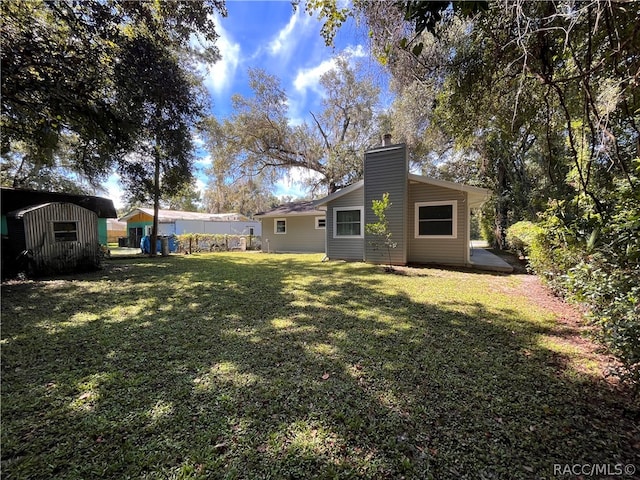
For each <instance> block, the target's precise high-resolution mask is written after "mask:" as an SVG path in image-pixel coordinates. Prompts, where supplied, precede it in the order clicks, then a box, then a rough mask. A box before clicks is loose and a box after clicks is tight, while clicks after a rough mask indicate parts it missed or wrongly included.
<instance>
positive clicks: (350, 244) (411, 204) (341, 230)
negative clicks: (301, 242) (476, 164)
mask: <svg viewBox="0 0 640 480" xmlns="http://www.w3.org/2000/svg"><path fill="white" fill-rule="evenodd" d="M384 193H388V194H389V201H390V202H391V206H390V207H389V209H388V211H387V212H386V217H387V220H388V225H389V231H390V232H391V233H392V241H393V242H395V243H396V244H397V246H396V248H394V249H391V263H392V264H395V265H406V264H427V263H438V264H444V265H460V266H470V265H471V259H470V253H471V249H470V231H471V229H470V218H471V209H473V208H479V207H480V206H481V205H482V204H483V203H484V202H485V201H486V200H487V199H488V198H489V195H490V191H489V190H487V189H485V188H478V187H472V186H468V185H462V184H459V183H454V182H447V181H443V180H437V179H434V178H429V177H425V176H421V175H414V174H411V173H409V160H408V156H407V149H406V146H405V145H404V144H397V145H388V144H387V145H383V146H381V147H378V148H375V149H372V150H369V151H367V152H366V153H365V158H364V179H363V180H361V181H359V182H357V183H354V184H352V185H350V186H348V187H346V188H343V189H342V190H339V191H337V192H335V193H333V194H331V195H328V196H327V197H325V198H323V199H320V200H318V201H317V202H316V206H317V207H318V208H326V215H327V217H326V218H327V222H326V225H327V228H326V252H325V253H326V256H327V257H328V258H329V259H343V260H364V261H367V262H373V263H387V262H388V261H389V259H388V252H387V251H386V249H384V248H380V247H379V245H376V242H375V238H374V237H373V236H372V235H370V234H368V233H367V232H366V231H365V225H367V224H370V223H376V222H377V221H378V218H377V217H376V216H375V214H374V212H373V209H372V208H371V205H372V201H373V200H380V199H382V196H383V194H384Z"/></svg>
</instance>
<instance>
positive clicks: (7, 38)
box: [0, 0, 226, 186]
mask: <svg viewBox="0 0 640 480" xmlns="http://www.w3.org/2000/svg"><path fill="white" fill-rule="evenodd" d="M0 9H1V13H2V15H0V22H1V29H0V32H1V33H0V35H1V37H0V39H1V42H2V48H1V60H2V77H1V80H0V81H1V90H2V117H1V118H2V120H1V121H2V129H3V135H2V143H1V149H0V153H1V155H2V161H3V167H4V166H5V164H9V165H7V167H6V168H5V169H4V170H5V172H7V175H5V176H3V182H5V183H6V182H11V183H12V184H14V185H15V186H20V185H26V184H33V183H34V181H37V178H38V177H39V172H40V171H41V169H43V168H46V169H48V170H52V169H53V170H55V169H56V167H58V166H59V165H60V163H64V164H65V168H66V169H67V170H70V171H73V172H76V173H78V174H81V175H83V177H84V178H86V179H87V180H88V181H90V182H92V183H97V182H98V181H99V180H101V179H102V178H103V176H104V175H106V174H107V173H108V172H109V171H110V169H111V168H112V166H113V165H114V163H117V162H119V161H121V160H122V159H123V158H124V156H125V155H126V153H127V152H129V151H131V150H132V149H135V145H136V144H137V143H139V141H140V138H141V137H142V136H144V134H145V132H147V131H148V130H147V129H145V128H144V126H143V125H140V123H138V122H137V120H136V119H134V118H132V112H133V111H135V110H139V108H140V106H139V105H137V104H136V101H138V100H140V97H139V96H137V89H136V88H135V87H136V86H135V84H134V82H131V77H130V74H129V72H127V71H126V70H124V69H122V68H120V65H121V60H122V59H123V58H127V57H130V56H132V55H134V54H135V53H137V54H141V53H143V54H144V53H145V52H142V51H141V50H140V47H141V42H140V41H135V39H138V40H139V39H140V38H142V37H144V38H146V39H147V40H148V42H147V43H148V44H149V43H154V42H155V45H156V47H157V48H159V47H162V48H164V49H166V50H167V51H173V52H176V51H180V52H181V56H182V55H184V58H185V59H186V58H187V57H190V58H192V59H195V58H196V57H197V58H199V59H200V60H203V61H215V60H216V59H217V58H218V57H219V53H218V50H217V49H216V47H215V46H214V42H215V40H216V38H217V34H216V31H215V25H214V21H213V15H214V14H215V13H216V12H217V13H220V14H223V15H224V14H226V11H225V8H224V3H223V2H218V1H214V0H197V1H172V2H129V1H120V0H110V1H108V2H104V1H101V0H86V1H83V2H66V1H52V2H45V1H31V0H29V1H21V0H11V1H7V2H2V4H0ZM194 38H198V39H200V40H201V42H200V43H201V44H202V45H200V46H199V47H198V48H194V47H193V45H194ZM145 55H146V54H145ZM164 56H165V55H162V56H160V55H156V56H149V57H145V56H144V55H141V56H140V57H139V60H140V61H141V62H142V63H144V64H145V65H146V66H147V68H149V69H154V68H156V67H157V66H155V65H153V64H152V63H151V62H152V61H153V60H152V59H156V60H161V59H162V58H163V57H164ZM173 67H174V68H180V69H185V68H187V67H188V61H183V62H180V63H179V62H174V64H173ZM132 87H133V89H132ZM127 97H128V98H127ZM65 143H66V144H69V145H73V146H74V147H73V149H67V151H66V152H64V151H63V149H62V148H61V146H62V145H63V144H65ZM61 153H64V154H65V155H64V157H62V156H61ZM11 159H13V162H14V164H15V167H13V168H12V167H11V165H10V163H11V161H12V160H11ZM34 179H35V180H34Z"/></svg>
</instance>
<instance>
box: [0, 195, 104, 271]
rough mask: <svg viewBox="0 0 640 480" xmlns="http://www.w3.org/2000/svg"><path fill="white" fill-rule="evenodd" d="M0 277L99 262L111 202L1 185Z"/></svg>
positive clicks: (85, 266)
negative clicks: (0, 233) (0, 261)
mask: <svg viewBox="0 0 640 480" xmlns="http://www.w3.org/2000/svg"><path fill="white" fill-rule="evenodd" d="M1 203H2V269H3V276H7V275H8V274H10V273H13V272H17V271H20V270H21V269H22V270H30V271H31V272H32V273H56V272H64V271H74V270H77V269H80V268H92V267H96V266H98V264H99V254H100V244H106V243H107V228H106V224H107V219H108V218H113V217H115V216H116V210H115V208H114V206H113V202H112V201H111V200H109V199H106V198H102V197H93V196H87V195H72V194H64V193H52V192H39V191H33V190H20V189H13V188H2V202H1Z"/></svg>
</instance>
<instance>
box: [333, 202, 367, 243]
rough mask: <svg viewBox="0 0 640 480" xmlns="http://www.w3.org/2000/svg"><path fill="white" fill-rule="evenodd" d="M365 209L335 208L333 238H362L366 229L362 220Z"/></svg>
mask: <svg viewBox="0 0 640 480" xmlns="http://www.w3.org/2000/svg"><path fill="white" fill-rule="evenodd" d="M363 218H364V209H363V208H362V207H355V208H353V207H352V208H334V209H333V225H334V230H333V237H334V238H337V237H341V238H362V236H363V233H364V232H363V231H364V229H363V228H362V220H363Z"/></svg>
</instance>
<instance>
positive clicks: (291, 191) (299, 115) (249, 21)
mask: <svg viewBox="0 0 640 480" xmlns="http://www.w3.org/2000/svg"><path fill="white" fill-rule="evenodd" d="M227 10H228V15H227V17H224V18H222V17H218V18H216V25H217V27H218V28H217V31H218V34H219V35H220V38H219V39H218V41H217V43H216V45H217V46H218V48H219V49H220V53H221V54H222V60H220V61H218V62H217V63H215V64H213V65H203V73H204V75H205V79H204V84H205V86H206V88H207V90H208V92H209V94H210V96H211V102H212V109H211V110H212V113H213V114H214V115H215V116H216V117H218V118H219V119H222V118H225V117H226V116H228V115H229V114H230V113H231V97H232V95H233V94H235V93H240V94H242V95H250V94H251V91H250V89H249V87H248V75H247V70H248V69H249V68H250V67H254V68H262V69H264V70H266V71H267V72H268V73H270V74H273V75H275V76H276V77H278V78H279V79H280V80H281V85H282V86H283V88H284V89H285V91H286V92H287V95H288V97H289V117H290V121H291V123H294V124H295V123H301V122H303V121H309V119H310V115H309V111H314V112H318V111H319V110H320V102H321V99H322V97H321V91H320V89H319V87H318V82H319V80H320V77H321V76H322V74H323V73H325V72H327V71H328V70H330V69H331V68H332V66H333V61H332V58H333V57H334V56H335V55H337V54H338V53H343V52H346V53H347V54H349V55H350V56H351V58H352V60H353V61H354V62H356V61H357V62H361V63H364V66H365V67H366V68H371V69H374V71H376V73H377V78H379V79H380V82H381V87H382V89H383V90H384V89H385V87H386V82H385V79H384V75H383V74H382V72H381V70H380V69H379V67H378V66H377V65H376V64H375V61H373V60H371V59H370V58H369V56H368V47H367V38H366V30H364V29H363V28H361V27H358V26H357V25H355V23H354V22H353V21H352V20H349V22H348V23H347V24H346V25H345V26H343V28H341V29H340V30H339V32H338V34H337V36H336V39H335V47H333V48H332V47H327V46H326V45H325V44H324V40H323V38H322V37H321V36H320V28H321V23H320V22H319V21H318V19H317V17H315V16H313V17H311V16H309V14H308V13H306V12H305V10H304V5H302V6H301V7H299V8H298V9H297V10H296V11H295V12H294V10H293V7H292V5H291V2H290V1H228V2H227ZM382 101H383V102H388V99H387V98H384V97H383V98H382ZM210 162H211V159H210V158H209V157H208V156H207V153H206V152H204V151H200V152H199V159H198V162H197V164H196V166H197V171H196V177H197V179H198V185H199V187H201V188H203V187H204V185H205V184H206V181H207V179H206V176H205V175H204V168H206V167H207V166H208V165H209V164H210ZM305 174H306V173H305V172H301V171H292V172H291V173H290V174H289V175H288V176H287V177H285V178H282V179H281V181H280V182H278V184H277V185H276V191H275V193H276V195H278V196H283V195H290V196H293V197H299V196H304V194H305V191H304V189H303V187H302V184H301V182H300V180H301V178H302V177H303V176H304V175H305ZM105 187H106V188H107V190H108V193H109V195H110V197H111V198H112V199H113V200H114V203H116V206H119V205H121V204H122V199H121V198H119V197H120V195H119V193H120V192H119V190H120V188H119V186H118V185H117V178H116V177H111V178H110V179H109V181H108V182H107V184H106V185H105Z"/></svg>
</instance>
